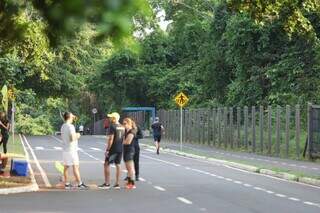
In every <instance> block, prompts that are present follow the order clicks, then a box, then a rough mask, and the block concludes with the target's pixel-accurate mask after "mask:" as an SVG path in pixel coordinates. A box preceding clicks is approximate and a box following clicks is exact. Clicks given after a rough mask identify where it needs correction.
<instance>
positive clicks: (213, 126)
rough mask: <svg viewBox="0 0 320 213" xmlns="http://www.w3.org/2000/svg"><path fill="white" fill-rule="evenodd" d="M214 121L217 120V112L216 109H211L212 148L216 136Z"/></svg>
mask: <svg viewBox="0 0 320 213" xmlns="http://www.w3.org/2000/svg"><path fill="white" fill-rule="evenodd" d="M216 120H217V110H216V108H213V111H212V122H213V123H212V128H213V133H212V142H213V146H216V134H217V126H216Z"/></svg>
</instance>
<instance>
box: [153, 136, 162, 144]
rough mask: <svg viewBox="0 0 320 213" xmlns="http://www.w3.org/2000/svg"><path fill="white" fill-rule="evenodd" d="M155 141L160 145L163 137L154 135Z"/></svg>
mask: <svg viewBox="0 0 320 213" xmlns="http://www.w3.org/2000/svg"><path fill="white" fill-rule="evenodd" d="M153 139H154V141H158V142H159V143H160V141H161V135H154V136H153Z"/></svg>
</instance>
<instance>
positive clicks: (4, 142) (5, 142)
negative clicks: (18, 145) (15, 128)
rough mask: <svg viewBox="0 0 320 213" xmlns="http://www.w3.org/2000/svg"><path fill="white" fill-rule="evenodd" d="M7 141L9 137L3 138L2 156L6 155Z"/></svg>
mask: <svg viewBox="0 0 320 213" xmlns="http://www.w3.org/2000/svg"><path fill="white" fill-rule="evenodd" d="M8 141H9V137H3V152H4V154H7V151H8V150H7V144H8Z"/></svg>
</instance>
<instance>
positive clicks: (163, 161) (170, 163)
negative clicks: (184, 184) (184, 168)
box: [141, 155, 180, 167]
mask: <svg viewBox="0 0 320 213" xmlns="http://www.w3.org/2000/svg"><path fill="white" fill-rule="evenodd" d="M141 156H142V157H144V158H148V159H151V160H155V161H159V162H162V163H166V164H169V165H173V166H176V167H178V166H180V165H179V164H176V163H172V162H169V161H165V160H160V159H157V158H153V157H149V156H147V155H141Z"/></svg>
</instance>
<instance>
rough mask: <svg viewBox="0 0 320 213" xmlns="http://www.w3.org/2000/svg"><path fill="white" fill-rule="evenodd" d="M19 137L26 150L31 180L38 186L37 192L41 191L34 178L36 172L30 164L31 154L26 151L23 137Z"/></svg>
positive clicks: (24, 148)
mask: <svg viewBox="0 0 320 213" xmlns="http://www.w3.org/2000/svg"><path fill="white" fill-rule="evenodd" d="M19 137H20V141H21V144H22V147H23V150H24V153H25V154H26V160H27V162H28V169H29V172H30V177H31V180H32V182H33V183H35V184H36V185H37V187H36V190H39V186H38V183H37V181H36V179H35V177H34V172H33V169H32V167H31V163H30V155H29V152H27V149H26V146H25V145H24V143H23V139H22V137H21V134H19Z"/></svg>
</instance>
